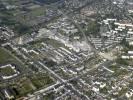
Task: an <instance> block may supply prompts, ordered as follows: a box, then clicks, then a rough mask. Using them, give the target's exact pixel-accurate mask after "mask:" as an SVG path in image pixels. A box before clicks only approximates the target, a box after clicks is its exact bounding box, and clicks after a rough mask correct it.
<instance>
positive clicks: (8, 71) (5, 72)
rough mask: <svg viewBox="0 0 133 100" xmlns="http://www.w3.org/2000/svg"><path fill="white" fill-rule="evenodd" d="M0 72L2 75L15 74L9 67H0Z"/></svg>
mask: <svg viewBox="0 0 133 100" xmlns="http://www.w3.org/2000/svg"><path fill="white" fill-rule="evenodd" d="M0 73H1V74H2V75H4V76H10V75H13V74H15V72H14V70H13V69H12V68H11V67H5V68H0Z"/></svg>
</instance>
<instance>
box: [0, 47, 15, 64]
mask: <svg viewBox="0 0 133 100" xmlns="http://www.w3.org/2000/svg"><path fill="white" fill-rule="evenodd" d="M13 60H15V59H13V57H12V56H11V55H10V54H8V53H7V52H6V51H4V50H3V49H2V48H0V64H5V63H9V62H11V61H13Z"/></svg>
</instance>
